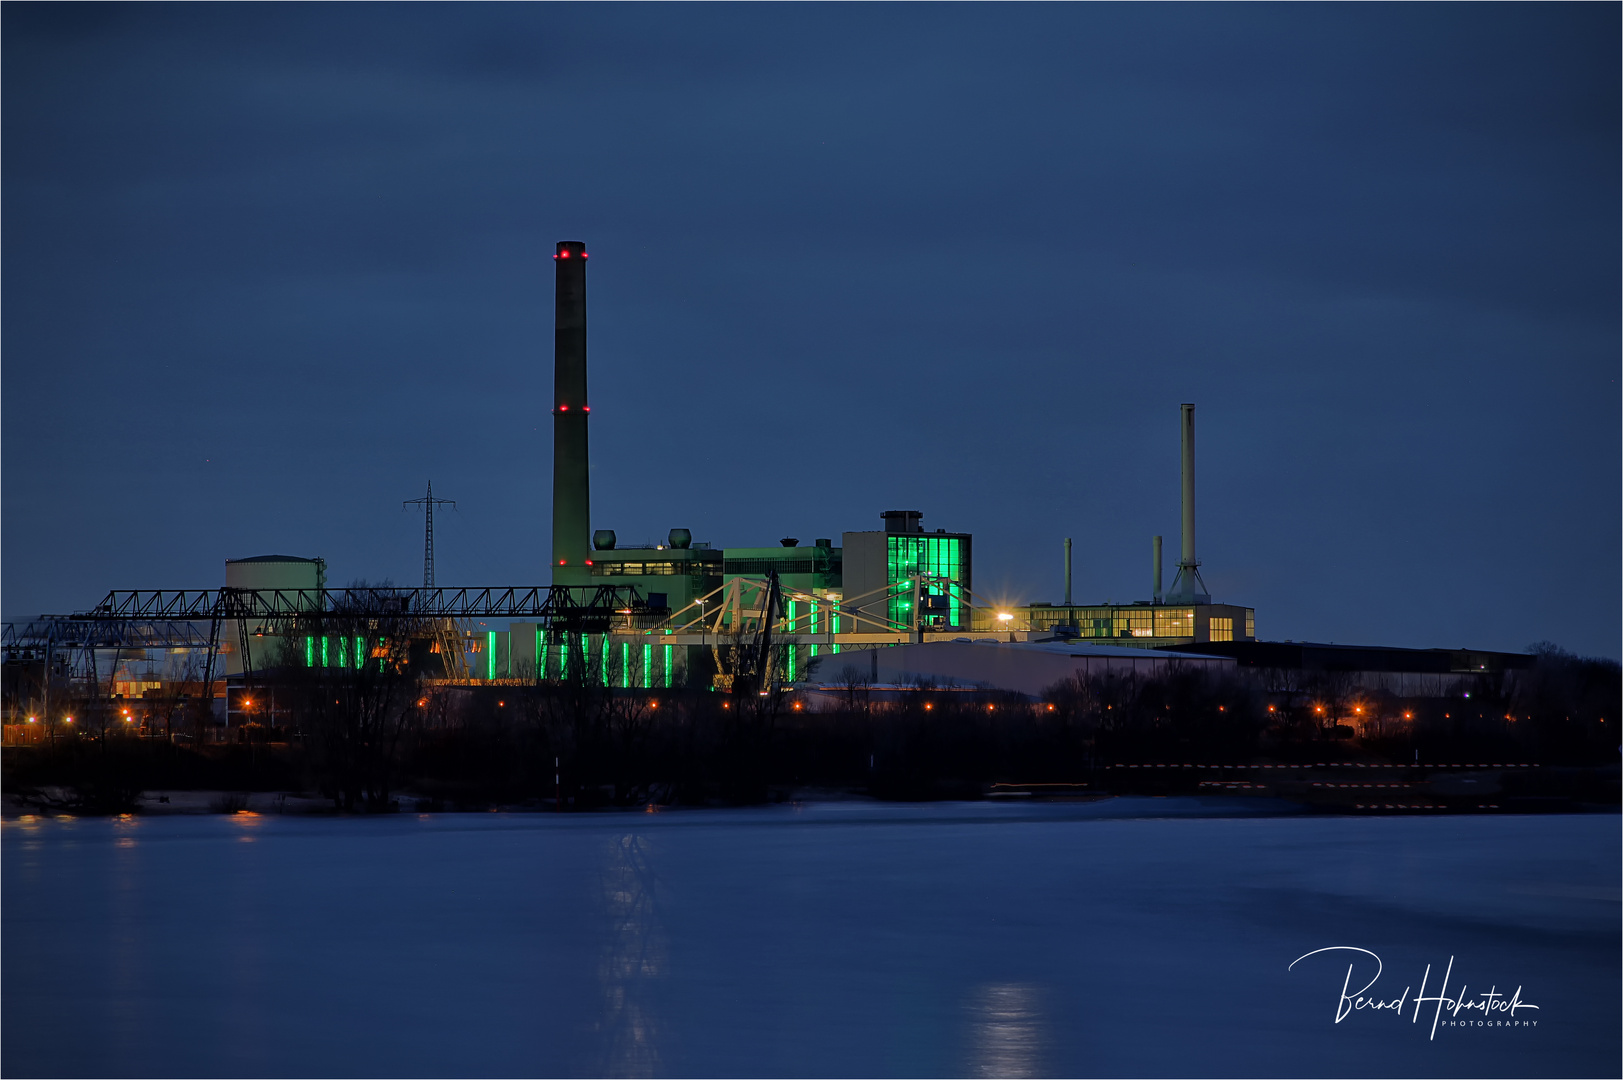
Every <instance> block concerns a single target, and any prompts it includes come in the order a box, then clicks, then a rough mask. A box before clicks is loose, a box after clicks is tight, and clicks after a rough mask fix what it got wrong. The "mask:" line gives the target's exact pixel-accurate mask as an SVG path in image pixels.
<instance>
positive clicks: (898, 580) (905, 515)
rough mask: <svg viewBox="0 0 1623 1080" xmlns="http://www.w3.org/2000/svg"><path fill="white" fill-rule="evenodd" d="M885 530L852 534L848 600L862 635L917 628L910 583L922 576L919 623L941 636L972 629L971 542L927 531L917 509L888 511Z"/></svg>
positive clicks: (846, 539) (848, 536)
mask: <svg viewBox="0 0 1623 1080" xmlns="http://www.w3.org/2000/svg"><path fill="white" fill-rule="evenodd" d="M880 517H881V518H882V519H883V520H884V522H885V528H884V529H883V530H875V531H873V532H848V533H845V534H844V536H843V538H842V544H843V546H844V550H845V559H844V566H845V574H844V589H843V592H844V598H845V603H846V606H847V609H848V610H849V611H850V613H851V614H852V616H853V617H854V618H855V620H856V622H855V625H854V626H853V627H852V629H854V630H855V631H856V632H858V633H879V632H884V631H886V630H897V629H906V628H911V627H913V626H914V625H915V619H914V616H915V612H914V610H913V604H914V602H915V598H914V588H913V585H912V580H913V579H914V578H918V596H917V603H918V605H919V609H920V610H919V611H918V612H917V613H916V614H917V616H918V621H917V624H918V625H921V626H922V627H923V628H924V629H926V630H930V631H935V632H941V631H950V630H968V629H970V620H971V616H970V597H969V590H970V589H971V588H972V587H973V584H972V574H971V564H972V558H971V553H972V549H971V538H970V535H969V534H968V533H949V532H947V531H946V530H945V529H937V530H936V531H934V532H925V531H924V529H923V527H922V526H921V524H920V522H921V521H922V518H923V516H922V515H921V514H919V513H918V512H917V511H915V510H888V511H886V512H885V513H884V514H881V515H880Z"/></svg>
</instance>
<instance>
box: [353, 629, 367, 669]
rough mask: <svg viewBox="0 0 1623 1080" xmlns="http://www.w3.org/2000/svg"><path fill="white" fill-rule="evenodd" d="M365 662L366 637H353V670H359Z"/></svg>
mask: <svg viewBox="0 0 1623 1080" xmlns="http://www.w3.org/2000/svg"><path fill="white" fill-rule="evenodd" d="M365 663H366V639H365V638H363V637H358V638H356V639H355V670H357V671H359V670H360V669H361V667H362V666H363V665H364V664H365Z"/></svg>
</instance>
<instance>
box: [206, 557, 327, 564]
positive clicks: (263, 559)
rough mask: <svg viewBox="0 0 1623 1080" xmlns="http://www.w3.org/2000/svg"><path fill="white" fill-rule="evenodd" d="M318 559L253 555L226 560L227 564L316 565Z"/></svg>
mask: <svg viewBox="0 0 1623 1080" xmlns="http://www.w3.org/2000/svg"><path fill="white" fill-rule="evenodd" d="M321 561H322V560H320V559H306V558H304V557H303V556H302V555H255V556H252V557H251V558H247V559H227V560H226V562H228V563H239V562H291V563H318V562H321Z"/></svg>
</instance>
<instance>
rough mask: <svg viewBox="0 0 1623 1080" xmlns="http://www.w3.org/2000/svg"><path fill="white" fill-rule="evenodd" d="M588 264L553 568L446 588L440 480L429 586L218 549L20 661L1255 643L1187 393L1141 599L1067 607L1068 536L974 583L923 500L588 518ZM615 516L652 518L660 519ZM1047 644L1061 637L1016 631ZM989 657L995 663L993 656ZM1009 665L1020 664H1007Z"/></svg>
mask: <svg viewBox="0 0 1623 1080" xmlns="http://www.w3.org/2000/svg"><path fill="white" fill-rule="evenodd" d="M588 260H589V255H588V252H587V250H586V246H585V245H584V244H583V243H580V242H578V241H564V242H561V243H559V244H558V245H557V247H556V250H555V253H554V267H555V281H554V300H555V332H554V340H553V390H552V423H553V478H552V479H553V482H552V543H551V551H550V555H549V559H548V564H549V568H550V570H549V577H550V583H549V584H546V585H537V586H531V587H525V588H517V587H503V588H482V589H449V588H441V587H438V586H436V584H435V582H434V575H433V510H434V507H435V506H436V505H440V504H443V503H444V502H445V500H437V499H435V498H434V495H433V491H432V488H430V490H429V492H428V495H427V497H426V498H424V499H416V500H409V501H408V503H407V505H410V506H419V505H420V506H422V507H423V508H424V509H426V510H427V511H428V515H427V521H426V526H427V528H426V538H425V554H424V582H423V588H422V589H343V590H335V589H331V588H329V587H328V585H327V567H326V564H325V563H324V562H323V561H322V560H320V559H316V558H305V557H298V556H286V555H265V556H257V557H253V558H243V559H233V560H230V561H228V562H227V564H226V575H225V578H226V581H225V588H224V589H220V590H190V591H188V590H180V591H173V592H172V591H165V590H158V591H156V592H142V591H135V592H115V593H111V594H109V596H108V599H107V600H106V601H105V602H104V603H103V604H102V605H100V606H99V607H98V608H97V609H96V610H95V611H93V612H87V613H80V614H79V615H76V616H70V617H52V618H48V619H45V620H42V621H40V622H39V623H38V624H30V626H28V627H24V628H22V629H18V628H13V627H8V628H7V635H8V650H10V651H8V656H11V655H19V656H20V655H23V653H24V652H28V650H33V651H32V652H28V655H31V656H32V655H35V654H36V653H40V654H42V655H44V656H45V657H46V658H47V661H48V662H49V657H50V656H51V655H53V653H52V651H51V650H53V649H65V650H69V651H73V650H77V651H78V652H77V654H76V655H83V656H87V657H88V658H89V662H90V667H91V669H92V670H94V668H95V664H96V660H95V653H96V652H97V650H98V649H100V650H107V649H109V648H115V647H116V649H123V650H125V655H126V656H128V655H131V654H132V653H131V651H130V650H131V649H132V648H133V646H135V645H137V644H141V643H145V644H146V645H147V646H149V647H165V648H177V647H178V648H183V649H198V648H204V649H206V650H207V656H208V664H207V665H205V670H204V678H205V679H210V680H211V679H213V678H215V677H216V676H218V675H219V674H222V673H223V675H224V676H225V678H226V680H227V681H228V682H230V683H231V684H233V685H247V684H248V683H250V682H251V681H252V680H253V679H254V678H255V673H256V672H262V671H265V670H267V669H270V668H274V667H275V666H277V665H278V664H280V663H284V662H290V661H289V656H288V654H287V648H288V646H287V645H286V644H285V642H293V646H292V648H293V652H294V653H298V652H299V647H300V646H301V645H302V650H303V653H304V654H305V655H304V662H305V663H307V664H310V665H313V666H332V665H340V666H342V665H347V664H358V663H360V662H361V661H362V656H363V650H362V648H361V645H360V643H358V642H347V641H345V640H344V639H343V638H341V637H334V636H333V635H331V634H330V633H328V632H327V631H326V630H325V629H324V627H326V626H328V625H335V624H336V620H338V619H339V618H340V617H343V618H349V619H354V618H355V617H356V616H357V614H358V613H359V614H366V615H367V616H368V617H369V618H372V619H373V621H374V623H376V624H377V625H379V626H387V627H393V628H395V631H397V632H403V633H410V634H412V635H414V636H419V637H422V638H423V639H424V641H423V644H424V646H425V647H424V648H423V649H421V650H418V651H417V652H416V653H414V656H416V655H418V654H421V655H422V657H423V659H424V661H425V663H426V666H425V667H424V674H425V675H428V676H429V677H433V678H438V679H442V680H445V681H449V682H454V683H463V684H480V683H500V682H503V681H508V680H515V681H531V680H535V679H546V680H551V679H569V678H580V677H585V678H589V679H591V680H593V681H597V682H600V683H602V684H605V685H609V686H617V687H624V688H633V687H643V688H650V689H652V688H663V687H678V686H686V687H710V688H715V689H721V688H728V687H731V686H732V685H733V679H734V677H735V676H736V675H740V674H741V673H744V672H745V669H746V668H748V666H749V664H750V663H760V662H761V659H760V658H761V656H763V655H764V649H765V646H766V644H767V643H770V646H771V649H772V651H773V655H774V657H777V656H780V655H781V660H779V659H773V660H772V661H771V664H772V665H773V667H772V670H771V672H770V678H772V679H773V680H774V681H787V682H790V683H802V684H805V683H808V682H814V681H817V680H826V679H829V678H832V677H835V676H836V675H837V674H838V672H840V671H843V670H845V669H847V668H851V667H854V668H855V669H857V670H862V669H864V668H866V669H867V670H868V671H869V672H872V673H877V672H881V671H883V672H889V673H890V674H892V675H898V676H899V675H900V674H901V673H903V672H904V670H905V672H906V673H908V674H909V676H910V677H916V678H929V679H934V680H941V679H947V680H950V679H951V678H952V677H953V676H952V674H951V673H952V672H953V671H954V670H956V669H962V670H961V671H960V676H961V677H962V678H963V679H966V680H968V681H969V682H971V683H974V682H984V681H985V680H984V679H983V678H981V677H980V676H979V675H976V674H974V672H977V671H981V670H982V669H983V668H984V669H985V671H984V672H982V674H987V673H991V674H989V675H988V677H991V678H994V679H997V678H1005V677H1007V678H1014V679H1016V681H1019V682H1020V684H1021V685H1022V686H1025V685H1027V684H1028V683H1031V681H1032V680H1033V679H1036V678H1039V677H1047V675H1048V674H1052V672H1053V671H1059V670H1061V669H1064V670H1065V671H1070V672H1074V671H1077V670H1090V665H1093V664H1097V663H1103V664H1105V665H1106V666H1109V665H1110V664H1115V663H1122V662H1126V661H1133V662H1136V663H1139V664H1143V663H1150V664H1152V665H1155V664H1159V665H1164V664H1166V663H1168V662H1170V660H1172V659H1174V658H1172V657H1164V656H1163V657H1158V658H1155V659H1149V658H1147V657H1146V656H1145V654H1146V652H1149V653H1152V654H1153V652H1154V650H1165V649H1167V648H1169V647H1170V648H1174V649H1176V648H1179V647H1182V646H1196V645H1200V646H1205V645H1212V644H1226V643H1246V642H1252V641H1254V640H1255V636H1256V620H1255V614H1254V612H1253V611H1252V609H1250V608H1248V607H1243V606H1236V605H1230V604H1220V603H1213V602H1212V598H1211V597H1210V595H1209V594H1208V592H1207V590H1206V586H1205V584H1204V582H1203V581H1202V580H1201V576H1200V569H1199V567H1200V564H1199V561H1198V559H1197V558H1196V556H1195V539H1194V525H1195V519H1194V492H1195V488H1194V461H1195V457H1194V406H1193V405H1187V404H1186V405H1184V406H1182V409H1181V424H1182V435H1181V438H1182V444H1181V445H1182V465H1181V469H1182V477H1181V478H1182V507H1181V509H1182V530H1183V535H1182V538H1181V539H1182V546H1181V553H1180V558H1179V559H1178V561H1177V563H1176V569H1175V576H1174V580H1173V584H1172V587H1171V589H1169V590H1166V591H1165V592H1164V593H1163V590H1162V588H1161V541H1160V538H1159V537H1156V538H1154V540H1153V542H1152V543H1153V553H1154V576H1153V581H1152V583H1151V585H1152V587H1151V589H1150V596H1149V598H1148V599H1147V600H1142V601H1138V602H1134V603H1125V604H1118V603H1105V604H1077V603H1073V602H1072V596H1071V580H1070V565H1069V564H1070V559H1069V550H1070V541H1069V540H1066V541H1065V548H1066V567H1065V591H1064V596H1063V598H1062V599H1061V600H1060V601H1058V602H1045V603H1030V604H1023V605H1018V606H1013V607H1009V606H999V605H996V604H992V603H989V602H987V600H986V598H984V597H980V596H978V595H977V594H976V593H975V591H974V589H975V577H974V544H973V540H974V538H973V536H972V535H971V534H970V533H968V532H963V531H954V530H949V529H945V528H940V527H936V528H933V529H932V528H927V527H926V524H925V515H924V513H923V512H922V511H920V510H907V509H901V510H880V509H879V508H875V509H876V512H877V517H878V519H879V524H880V527H879V528H876V529H856V530H850V531H841V532H838V533H836V532H835V531H834V530H833V529H829V530H828V531H827V533H828V534H827V536H825V537H821V538H816V539H813V540H811V541H810V542H809V543H803V542H802V541H801V540H800V539H799V538H796V537H783V538H779V539H778V540H777V542H776V543H775V544H774V543H758V544H756V545H753V546H748V547H726V548H723V547H718V546H713V545H712V544H710V543H706V542H696V541H695V540H694V539H693V533H692V531H691V529H690V528H688V527H686V526H687V525H692V524H695V523H693V522H688V523H683V524H682V525H679V526H678V527H675V528H671V529H669V532H668V534H667V536H666V542H665V543H662V544H654V545H652V546H642V547H623V546H620V545H619V543H618V542H617V536H616V531H615V529H614V528H612V527H599V528H596V529H595V530H594V528H593V522H592V514H591V487H590V434H589V432H590V421H591V400H590V397H589V394H588V366H587V356H588V352H587V290H586V278H587V273H586V272H587V265H588ZM605 524H608V525H613V524H624V525H626V526H628V527H635V528H636V529H638V531H642V530H643V529H646V527H647V525H648V524H649V523H605ZM931 524H932V525H933V524H934V523H933V522H932V523H931ZM836 535H838V536H839V543H838V544H835V543H834V539H833V538H834V537H835V536H836ZM379 619H381V620H382V621H381V622H378V620H379ZM977 641H983V642H984V641H992V642H996V643H998V647H997V648H993V647H991V646H978V647H977V648H976V649H975V650H970V651H966V649H965V645H966V643H973V642H977ZM1043 641H1048V642H1051V643H1053V645H1054V647H1053V648H1051V649H1049V648H1042V649H1024V648H1020V649H1013V650H1012V651H1011V650H1010V648H1008V647H1010V646H1015V645H1019V644H1021V643H1028V644H1030V643H1041V642H1043ZM875 650H882V651H884V652H885V656H884V657H883V658H880V657H877V656H874V655H865V656H862V657H858V658H856V663H855V664H854V665H853V664H852V662H851V661H852V658H851V657H849V656H842V654H850V653H873V652H874V651H875ZM41 651H43V652H41ZM750 657H755V660H751V659H750ZM994 657H1003V659H1002V660H1000V661H997V663H994V662H993V658H994ZM1017 657H1018V658H1021V659H1018V660H1016V659H1014V658H1017ZM836 658H838V659H836ZM1180 659H1184V660H1187V661H1188V662H1197V661H1196V660H1188V658H1180ZM216 660H218V661H219V663H218V664H216ZM296 660H297V657H294V658H293V661H292V662H296ZM1061 661H1063V663H1061ZM116 662H117V660H116V655H115V663H116ZM415 662H416V661H415V660H414V663H415ZM1198 662H1200V663H1207V664H1212V663H1215V664H1220V665H1232V664H1233V662H1234V661H1233V660H1232V659H1229V658H1221V659H1219V658H1216V657H1208V658H1206V659H1204V660H1198ZM999 664H1002V665H1003V666H1004V667H1008V666H1009V665H1011V664H1012V665H1014V666H1015V667H1019V668H1020V669H1021V670H1022V671H1026V673H1025V674H1021V675H1018V676H1016V675H1013V674H1007V675H998V674H996V672H997V671H1001V670H1002V668H1000V667H999V666H998V665H999ZM898 665H901V666H898ZM47 666H48V665H47ZM1027 669H1029V670H1027ZM1050 669H1052V670H1050ZM1013 670H1014V668H1012V667H1011V668H1010V671H1011V672H1012V671H1013ZM1032 672H1040V675H1039V674H1032ZM750 677H760V676H759V674H757V675H754V676H750ZM210 685H212V682H211V683H210Z"/></svg>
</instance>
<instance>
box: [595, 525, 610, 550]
mask: <svg viewBox="0 0 1623 1080" xmlns="http://www.w3.org/2000/svg"><path fill="white" fill-rule="evenodd" d="M592 546H593V547H594V548H596V549H597V550H598V551H613V550H614V530H613V529H599V530H597V531H596V532H595V533H593V534H592Z"/></svg>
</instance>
